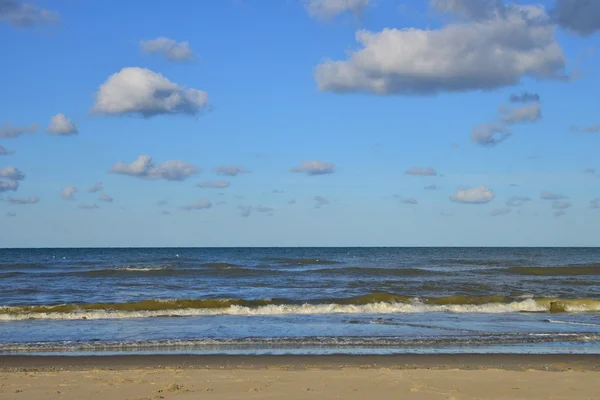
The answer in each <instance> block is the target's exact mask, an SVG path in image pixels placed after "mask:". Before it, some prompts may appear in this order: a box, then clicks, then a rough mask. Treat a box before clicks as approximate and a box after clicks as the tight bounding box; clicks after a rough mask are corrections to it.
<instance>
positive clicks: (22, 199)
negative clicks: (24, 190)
mask: <svg viewBox="0 0 600 400" xmlns="http://www.w3.org/2000/svg"><path fill="white" fill-rule="evenodd" d="M6 201H8V202H9V203H10V204H19V205H26V204H35V203H39V201H40V198H39V197H36V196H33V197H20V198H14V197H8V198H7V199H6Z"/></svg>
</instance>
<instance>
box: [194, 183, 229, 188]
mask: <svg viewBox="0 0 600 400" xmlns="http://www.w3.org/2000/svg"><path fill="white" fill-rule="evenodd" d="M196 187H199V188H208V189H225V188H228V187H229V182H227V181H212V182H202V183H199V184H197V185H196Z"/></svg>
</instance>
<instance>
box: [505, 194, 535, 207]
mask: <svg viewBox="0 0 600 400" xmlns="http://www.w3.org/2000/svg"><path fill="white" fill-rule="evenodd" d="M529 201H531V198H530V197H523V196H512V197H511V198H509V199H508V200H507V201H506V205H507V206H508V207H521V206H522V205H524V204H525V203H527V202H529Z"/></svg>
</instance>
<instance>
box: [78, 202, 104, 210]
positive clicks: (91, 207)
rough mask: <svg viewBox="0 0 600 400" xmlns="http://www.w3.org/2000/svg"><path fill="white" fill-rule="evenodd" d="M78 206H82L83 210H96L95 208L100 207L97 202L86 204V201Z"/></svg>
mask: <svg viewBox="0 0 600 400" xmlns="http://www.w3.org/2000/svg"><path fill="white" fill-rule="evenodd" d="M78 208H80V209H81V210H95V209H98V208H100V207H98V205H97V204H85V203H84V204H80V205H79V206H78Z"/></svg>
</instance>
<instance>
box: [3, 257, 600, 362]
mask: <svg viewBox="0 0 600 400" xmlns="http://www.w3.org/2000/svg"><path fill="white" fill-rule="evenodd" d="M140 352H143V353H202V354H205V353H206V354H209V353H210V354H215V353H231V354H264V353H269V354H279V353H294V354H328V353H360V354H363V353H366V354H388V353H408V352H420V353H432V352H509V353H511V352H515V353H516V352H519V353H521V352H534V353H568V352H576V353H600V249H592V248H523V249H515V248H268V249H266V248H264V249H263V248H232V249H191V248H181V249H176V248H168V249H162V248H161V249H159V248H149V249H4V250H0V353H2V354H8V353H18V354H21V353H27V354H31V353H36V354H46V353H52V354H56V353H66V354H83V353H85V354H87V353H93V354H107V353H111V354H112V353H140Z"/></svg>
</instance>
